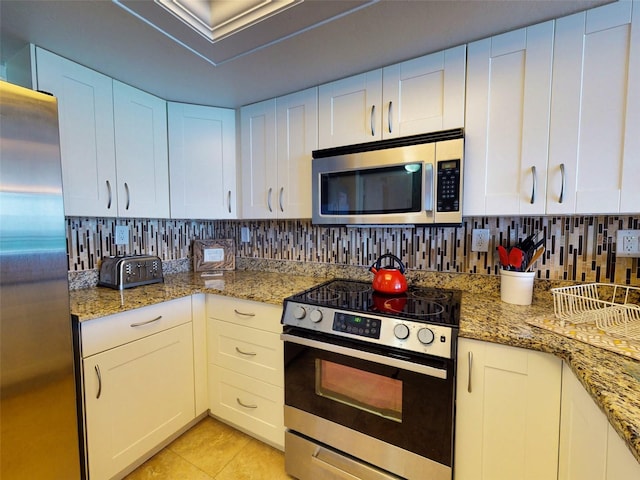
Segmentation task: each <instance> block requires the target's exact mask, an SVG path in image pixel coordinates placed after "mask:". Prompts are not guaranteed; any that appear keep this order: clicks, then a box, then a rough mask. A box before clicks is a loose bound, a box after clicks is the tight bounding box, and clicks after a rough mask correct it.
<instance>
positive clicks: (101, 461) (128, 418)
mask: <svg viewBox="0 0 640 480" xmlns="http://www.w3.org/2000/svg"><path fill="white" fill-rule="evenodd" d="M80 329H81V341H83V340H86V341H85V342H83V344H82V349H83V350H82V351H83V352H84V354H85V355H86V356H85V358H84V359H83V360H82V374H83V392H84V399H83V400H84V402H83V404H84V405H83V406H84V426H85V432H86V435H85V437H86V438H85V442H86V456H87V461H88V462H87V463H88V472H89V478H90V479H91V480H101V479H111V478H120V477H121V476H122V475H123V474H124V473H126V471H127V469H129V468H130V467H131V466H132V465H135V464H137V463H139V461H140V459H144V457H145V456H149V455H151V454H153V453H154V449H155V448H156V447H157V446H158V445H160V444H161V443H163V442H164V441H166V440H167V439H168V438H170V437H171V436H172V435H174V434H175V433H176V432H178V431H180V430H181V429H182V428H183V427H185V426H186V425H187V424H189V422H191V421H192V420H193V419H194V418H195V407H194V356H193V329H192V322H191V298H190V297H186V298H183V299H178V300H173V301H171V302H165V303H161V304H157V305H153V306H150V307H145V308H140V309H136V310H133V311H130V312H125V313H122V314H117V315H111V316H108V317H103V318H101V319H96V320H90V321H87V322H83V323H82V324H80Z"/></svg>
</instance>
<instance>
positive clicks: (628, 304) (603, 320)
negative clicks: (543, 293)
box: [551, 283, 640, 340]
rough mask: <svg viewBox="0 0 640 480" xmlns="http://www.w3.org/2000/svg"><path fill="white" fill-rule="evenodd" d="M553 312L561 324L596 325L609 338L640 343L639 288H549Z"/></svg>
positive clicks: (595, 285)
mask: <svg viewBox="0 0 640 480" xmlns="http://www.w3.org/2000/svg"><path fill="white" fill-rule="evenodd" d="M551 293H552V295H553V308H554V311H555V315H556V318H558V319H560V324H561V325H562V326H564V325H565V322H570V323H573V324H581V323H595V324H596V326H597V327H598V328H599V329H601V330H603V331H605V332H606V333H610V334H612V335H617V336H622V337H627V338H633V339H636V340H640V305H637V304H636V303H640V288H638V287H629V286H625V285H615V284H609V283H588V284H585V285H575V286H572V287H561V288H552V289H551Z"/></svg>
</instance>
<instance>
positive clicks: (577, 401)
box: [558, 365, 640, 480]
mask: <svg viewBox="0 0 640 480" xmlns="http://www.w3.org/2000/svg"><path fill="white" fill-rule="evenodd" d="M631 478H640V464H639V463H638V462H637V461H636V459H635V458H634V457H633V455H632V454H631V452H630V451H629V449H628V448H627V446H626V445H625V443H624V442H623V441H622V439H621V438H620V437H619V435H618V434H617V433H616V431H615V430H614V429H613V428H612V427H611V425H610V424H609V422H608V421H607V417H606V416H605V415H604V413H602V412H601V411H600V409H599V408H598V407H597V405H596V404H595V402H594V401H593V399H592V398H591V397H590V395H589V394H588V393H587V391H586V390H585V388H584V387H583V386H582V384H581V383H580V382H579V381H578V379H577V378H576V376H575V375H574V373H573V372H572V371H571V369H570V368H569V367H568V366H567V365H564V367H563V372H562V421H561V424H560V465H559V468H558V479H559V480H629V479H631Z"/></svg>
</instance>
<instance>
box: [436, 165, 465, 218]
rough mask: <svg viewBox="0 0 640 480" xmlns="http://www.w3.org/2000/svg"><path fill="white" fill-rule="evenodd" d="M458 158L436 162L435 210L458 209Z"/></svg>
mask: <svg viewBox="0 0 640 480" xmlns="http://www.w3.org/2000/svg"><path fill="white" fill-rule="evenodd" d="M460 183H461V182H460V160H459V159H454V160H443V161H439V162H438V186H437V192H438V196H437V211H438V212H457V211H459V210H460Z"/></svg>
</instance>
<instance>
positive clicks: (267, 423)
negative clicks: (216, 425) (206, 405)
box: [209, 364, 284, 449]
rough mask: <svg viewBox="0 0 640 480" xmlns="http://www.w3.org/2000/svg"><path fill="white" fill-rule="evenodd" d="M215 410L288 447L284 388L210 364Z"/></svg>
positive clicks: (255, 432)
mask: <svg viewBox="0 0 640 480" xmlns="http://www.w3.org/2000/svg"><path fill="white" fill-rule="evenodd" d="M209 399H210V403H211V413H212V414H213V415H215V416H218V417H220V418H222V419H224V420H225V421H228V422H229V423H231V424H233V425H235V426H237V427H239V428H240V429H243V430H246V431H249V432H251V434H252V435H254V436H257V437H259V438H261V439H263V440H265V441H267V442H268V443H270V444H272V445H274V446H276V447H278V448H280V449H283V448H284V413H283V408H282V406H283V404H284V389H283V388H282V387H276V386H274V385H270V384H268V383H265V382H261V381H260V380H256V379H254V378H251V377H247V376H245V375H240V374H238V373H235V372H232V371H230V370H227V369H225V368H221V367H218V366H217V365H212V364H210V365H209Z"/></svg>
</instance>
